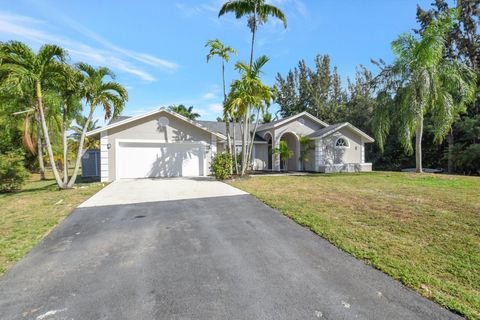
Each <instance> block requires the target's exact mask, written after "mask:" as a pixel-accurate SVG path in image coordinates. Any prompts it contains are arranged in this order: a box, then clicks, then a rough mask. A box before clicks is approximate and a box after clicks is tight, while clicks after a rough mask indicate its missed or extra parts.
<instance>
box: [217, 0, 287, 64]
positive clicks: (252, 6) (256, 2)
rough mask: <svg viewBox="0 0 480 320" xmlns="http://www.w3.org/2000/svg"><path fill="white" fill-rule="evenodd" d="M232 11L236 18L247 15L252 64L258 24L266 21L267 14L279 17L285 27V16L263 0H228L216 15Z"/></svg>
mask: <svg viewBox="0 0 480 320" xmlns="http://www.w3.org/2000/svg"><path fill="white" fill-rule="evenodd" d="M228 12H232V13H234V14H235V17H236V18H237V19H240V18H242V17H244V16H248V27H249V28H250V31H251V32H252V43H251V48H250V65H252V64H253V48H254V45H255V35H256V32H257V29H258V26H259V25H261V24H263V23H266V22H267V20H268V17H269V16H272V17H275V18H278V19H280V20H281V21H282V22H283V26H284V27H285V28H287V18H286V17H285V14H284V13H283V12H282V10H280V9H279V8H277V7H275V6H273V5H270V4H266V3H265V0H230V1H227V2H226V3H224V4H223V6H222V8H221V9H220V12H219V13H218V17H221V16H223V15H224V14H226V13H228Z"/></svg>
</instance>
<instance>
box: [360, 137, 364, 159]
mask: <svg viewBox="0 0 480 320" xmlns="http://www.w3.org/2000/svg"><path fill="white" fill-rule="evenodd" d="M360 163H361V164H364V163H365V143H363V141H362V145H361V155H360Z"/></svg>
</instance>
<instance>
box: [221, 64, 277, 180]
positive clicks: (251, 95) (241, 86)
mask: <svg viewBox="0 0 480 320" xmlns="http://www.w3.org/2000/svg"><path fill="white" fill-rule="evenodd" d="M267 62H268V58H267V57H266V56H261V57H260V58H258V59H257V60H256V61H255V62H254V63H253V65H252V67H250V66H249V65H247V64H245V63H242V62H238V63H237V64H236V65H235V69H237V70H238V71H239V72H240V74H241V79H240V80H235V81H234V82H233V83H232V85H231V91H230V94H229V97H228V102H227V109H228V110H229V111H230V112H234V113H235V114H237V115H238V116H242V117H243V119H244V121H247V122H248V121H250V119H247V120H245V119H246V118H245V115H246V114H248V113H249V110H250V107H253V108H254V109H255V110H256V117H255V118H256V123H255V127H254V129H253V131H252V134H251V136H250V130H249V127H248V125H247V126H246V127H245V128H244V130H243V132H242V163H241V174H242V175H244V174H245V172H246V170H247V167H248V163H249V162H250V158H251V155H252V150H253V140H254V137H255V134H256V131H257V126H258V121H259V115H260V113H262V114H263V112H264V110H265V107H266V106H269V105H270V103H271V100H272V98H273V91H272V88H270V87H269V86H267V85H265V84H264V83H263V82H262V81H261V80H260V75H261V72H262V71H261V70H262V67H263V66H264V65H265V64H266V63H267ZM249 118H250V117H249ZM249 141H251V143H249Z"/></svg>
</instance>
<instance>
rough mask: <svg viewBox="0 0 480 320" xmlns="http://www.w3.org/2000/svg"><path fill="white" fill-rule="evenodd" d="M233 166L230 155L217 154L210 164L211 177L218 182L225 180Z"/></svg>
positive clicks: (229, 175)
mask: <svg viewBox="0 0 480 320" xmlns="http://www.w3.org/2000/svg"><path fill="white" fill-rule="evenodd" d="M232 164H233V159H232V155H231V154H230V153H226V152H224V153H217V154H216V155H215V156H214V157H213V159H212V163H211V164H210V169H211V170H212V173H213V175H214V176H215V178H217V179H218V180H225V179H228V178H230V177H231V168H232Z"/></svg>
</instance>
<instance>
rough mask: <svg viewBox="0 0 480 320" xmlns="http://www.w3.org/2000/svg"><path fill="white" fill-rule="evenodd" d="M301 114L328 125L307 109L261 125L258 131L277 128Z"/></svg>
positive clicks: (325, 125)
mask: <svg viewBox="0 0 480 320" xmlns="http://www.w3.org/2000/svg"><path fill="white" fill-rule="evenodd" d="M302 116H307V117H308V118H310V119H311V120H313V121H315V122H317V123H319V124H321V125H322V126H324V127H328V123H326V122H324V121H322V120H320V119H318V118H317V117H315V116H313V115H311V114H310V113H308V112H307V111H303V112H300V113H298V114H296V115H293V116H290V117H287V118H285V119H282V120H281V121H279V122H275V123H273V124H271V125H266V126H265V127H261V128H260V131H264V130H268V129H272V128H277V127H279V126H282V125H283V124H285V123H286V122H289V121H292V120H295V119H297V118H299V117H302Z"/></svg>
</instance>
